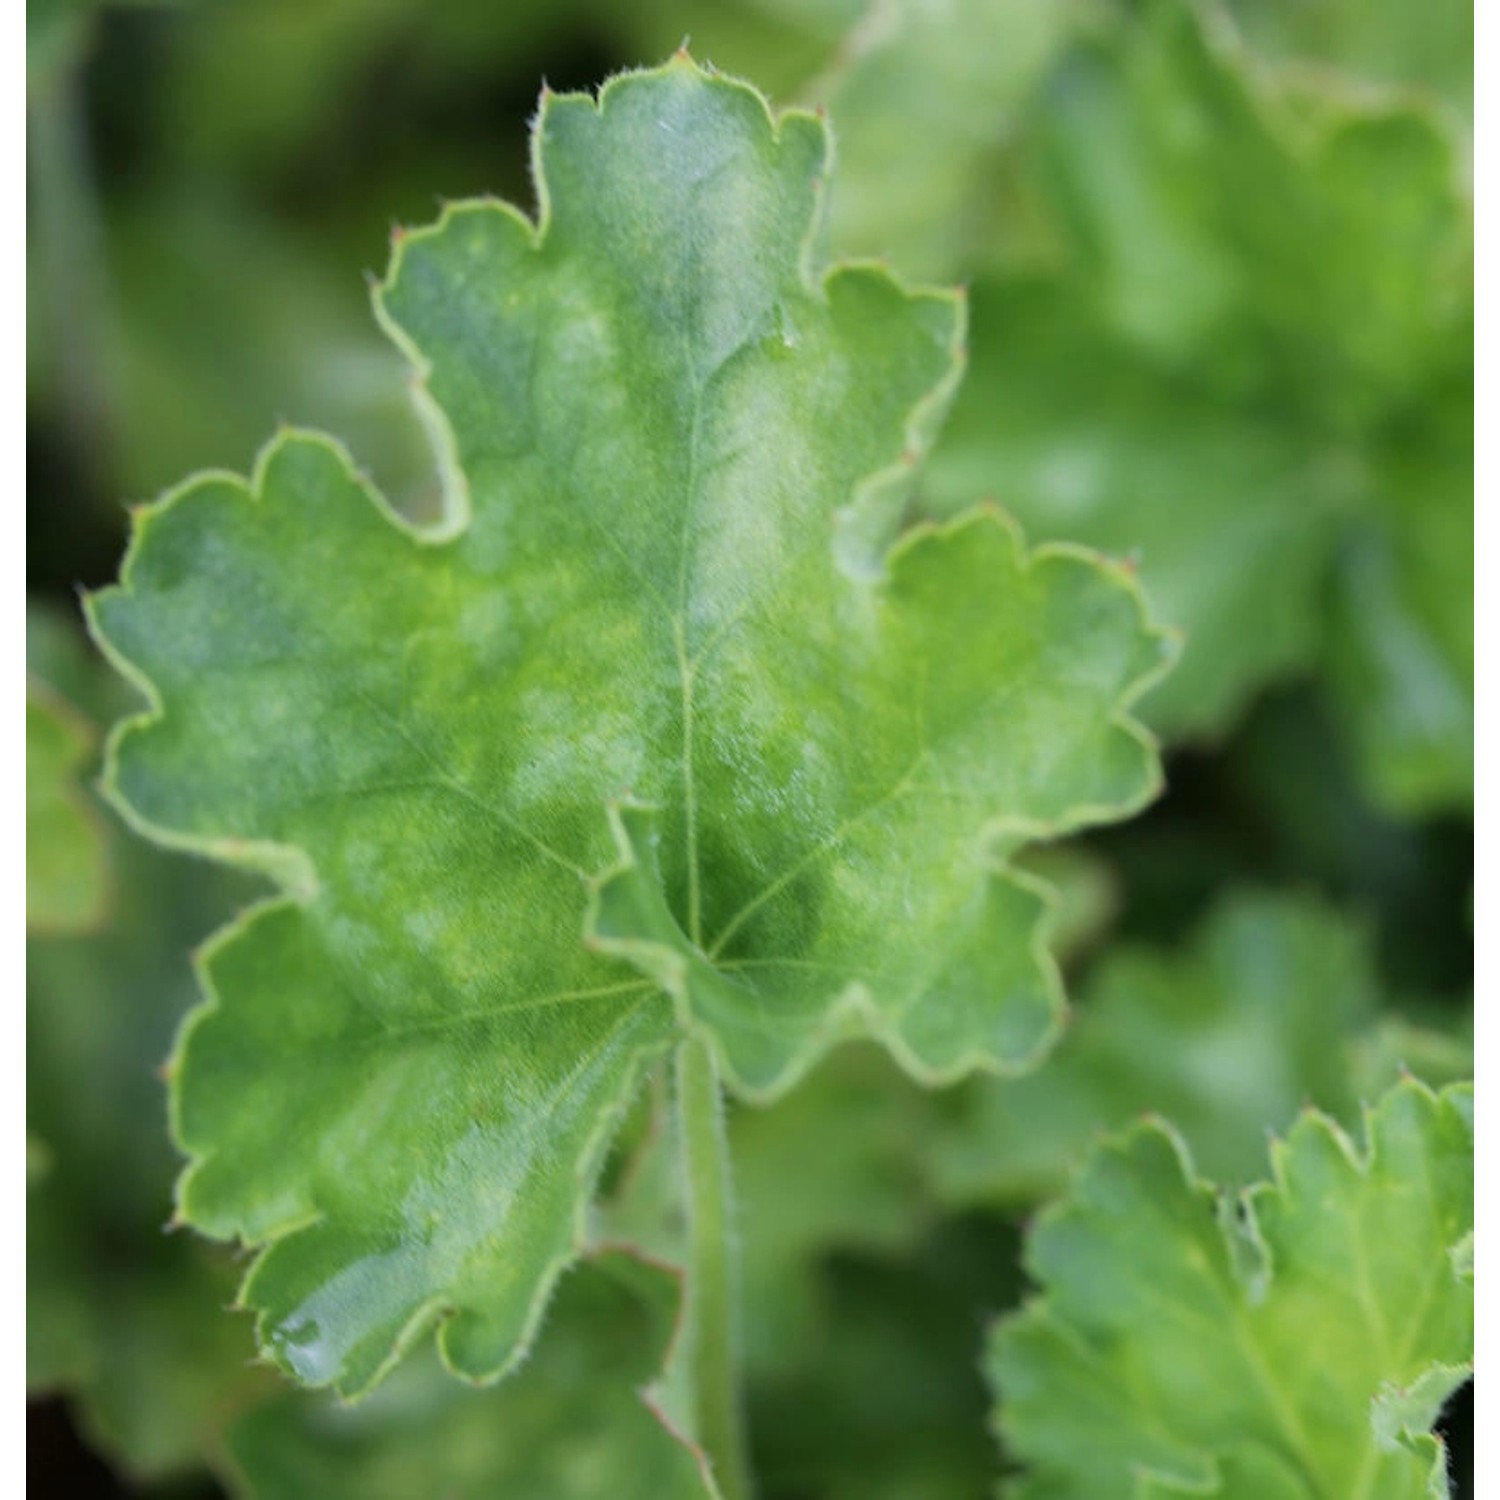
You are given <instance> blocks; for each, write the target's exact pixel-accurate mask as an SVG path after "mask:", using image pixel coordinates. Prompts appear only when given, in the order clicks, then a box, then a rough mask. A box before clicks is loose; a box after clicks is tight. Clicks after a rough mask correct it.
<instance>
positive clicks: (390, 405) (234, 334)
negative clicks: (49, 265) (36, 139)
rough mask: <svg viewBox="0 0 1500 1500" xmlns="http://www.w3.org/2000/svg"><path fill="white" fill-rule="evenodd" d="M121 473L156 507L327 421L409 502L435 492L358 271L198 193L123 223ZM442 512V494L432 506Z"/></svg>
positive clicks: (140, 209)
mask: <svg viewBox="0 0 1500 1500" xmlns="http://www.w3.org/2000/svg"><path fill="white" fill-rule="evenodd" d="M110 246H111V270H112V279H113V288H114V296H113V303H114V306H115V308H116V313H117V319H118V322H117V327H116V329H115V332H114V335H113V342H112V345H111V349H112V355H113V359H114V366H115V372H116V376H117V378H116V381H115V386H116V388H117V390H118V393H119V401H120V408H121V409H120V411H119V412H118V413H117V423H116V425H117V429H118V438H119V453H118V456H117V467H118V474H119V478H120V482H121V484H122V485H123V486H124V487H125V490H126V493H127V494H129V495H131V496H132V497H134V498H149V497H151V496H153V495H155V494H157V493H159V492H160V491H161V490H162V489H163V488H165V487H166V486H167V485H168V484H170V483H172V482H173V481H174V480H175V479H176V478H177V477H178V476H179V475H181V474H182V473H183V472H184V470H187V469H192V468H195V467H224V468H227V467H234V468H241V467H243V466H244V465H245V464H246V463H247V462H248V460H249V459H250V457H251V456H252V455H253V454H254V453H255V451H256V449H257V448H258V447H259V446H260V444H261V443H262V442H263V441H264V439H265V434H266V432H267V431H268V430H269V429H270V428H272V427H274V426H275V425H276V424H277V423H278V422H287V423H302V424H307V423H312V424H318V425H326V426H328V427H331V428H332V429H334V430H336V431H339V432H341V433H343V434H345V435H346V437H347V438H348V440H349V442H350V444H351V446H352V447H353V449H354V451H355V452H357V453H358V454H359V455H360V457H361V460H362V461H363V462H364V463H366V464H368V465H369V467H370V469H371V471H372V472H373V473H375V474H376V475H378V476H379V478H380V480H381V482H382V483H383V484H385V485H387V486H388V488H389V490H390V493H391V494H392V495H393V496H395V497H397V498H398V499H399V500H400V501H401V502H402V505H403V508H406V509H413V508H420V507H421V504H422V502H423V499H424V494H423V492H424V490H425V491H432V490H434V489H435V487H436V475H435V473H434V464H433V459H432V454H431V449H430V446H429V444H428V441H427V438H426V435H425V434H424V433H423V431H422V427H421V424H420V423H419V422H418V421H417V419H416V417H415V415H414V414H413V412H412V409H411V403H410V400H409V394H408V384H407V378H406V371H405V369H404V368H403V365H402V361H401V359H400V357H399V355H397V354H396V352H395V351H394V350H393V349H391V347H390V345H389V343H388V342H387V341H385V340H384V339H382V338H381V337H380V336H379V334H378V332H377V331H376V330H375V329H374V328H373V327H372V326H371V322H370V315H369V296H368V292H367V290H366V287H365V285H364V283H363V282H362V281H361V279H360V269H361V268H360V266H359V264H358V262H357V261H350V262H348V263H347V264H345V265H343V266H336V265H335V264H334V263H333V260H334V257H333V256H332V255H330V253H329V251H328V249H327V248H322V249H320V248H319V247H318V246H316V245H315V244H313V243H310V242H309V241H308V240H306V239H305V238H304V237H301V236H299V235H298V234H297V233H296V232H294V231H290V230H288V229H286V228H285V227H278V226H277V225H275V224H274V223H273V222H271V221H269V220H268V219H267V218H266V216H265V215H263V214H260V213H257V212H256V211H254V210H252V209H250V208H248V207H246V206H245V205H243V204H237V203H235V202H233V201H230V200H226V199H223V198H215V197H214V196H213V195H212V194H210V193H206V192H203V191H199V190H195V191H194V193H193V194H192V196H191V198H180V199H172V198H168V197H163V196H150V195H142V197H141V200H140V201H139V202H138V203H137V204H135V205H133V206H131V207H130V208H129V209H123V210H120V211H118V212H116V213H115V215H114V216H113V218H112V221H111V225H110ZM425 498H426V502H427V508H428V510H429V511H430V510H431V509H432V508H433V505H432V497H431V495H428V496H426V497H425Z"/></svg>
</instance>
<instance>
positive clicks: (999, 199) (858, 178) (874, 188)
mask: <svg viewBox="0 0 1500 1500" xmlns="http://www.w3.org/2000/svg"><path fill="white" fill-rule="evenodd" d="M1081 9H1082V6H1081V5H1079V4H1078V3H1075V0H872V3H870V4H868V5H867V6H866V7H865V10H864V12H863V14H862V15H861V17H860V19H859V22H858V24H857V25H855V27H854V28H853V29H852V30H851V31H850V32H849V34H848V35H847V36H846V37H845V39H844V41H843V43H842V45H841V46H840V48H839V50H838V51H837V53H835V55H834V58H833V60H832V63H831V65H830V67H829V68H828V70H827V71H826V72H824V73H823V74H821V75H819V76H818V77H816V78H814V79H813V81H812V82H811V83H809V84H807V85H805V86H804V88H803V90H802V95H803V97H804V98H807V99H809V100H812V101H814V102H816V103H818V104H820V105H823V106H826V108H827V109H828V110H829V111H830V113H831V115H832V118H833V122H834V132H835V139H836V141H837V143H838V162H839V179H838V187H837V190H836V191H835V193H834V195H833V201H832V205H831V222H830V233H831V236H832V241H833V244H834V247H835V248H836V249H837V250H839V251H840V252H842V253H847V254H852V255H876V254H880V255H889V256H891V257H892V258H893V260H894V261H895V263H896V264H897V265H899V266H900V267H902V269H903V270H904V271H906V272H907V274H909V275H917V276H922V277H928V278H931V279H934V280H939V281H944V280H950V279H952V278H955V277H958V276H962V275H967V274H970V273H971V272H972V271H973V269H974V267H975V266H976V265H982V264H986V263H988V262H989V261H991V260H993V259H994V257H995V253H996V248H995V245H996V240H997V239H998V238H999V237H1001V236H1002V235H1004V234H1006V233H1007V232H1008V230H1009V228H1010V226H1009V224H1008V222H1007V211H1008V210H1009V209H1010V208H1011V207H1012V205H1010V204H1009V203H1007V202H1006V200H1005V196H1004V186H1005V182H1006V172H1007V168H1008V161H1007V148H1008V147H1009V146H1010V145H1011V144H1012V142H1013V139H1014V136H1015V130H1016V117H1017V112H1018V107H1019V106H1020V104H1021V103H1022V101H1023V99H1024V98H1025V96H1026V94H1027V92H1028V91H1029V90H1030V89H1031V88H1032V87H1033V86H1034V85H1035V83H1036V82H1037V80H1038V79H1039V78H1040V77H1041V76H1042V74H1043V72H1044V71H1045V69H1046V67H1047V65H1048V64H1049V63H1051V62H1052V61H1053V59H1054V58H1055V56H1056V55H1057V52H1058V50H1059V48H1060V47H1061V45H1062V43H1063V41H1064V40H1065V39H1066V37H1067V36H1068V35H1069V33H1070V32H1071V31H1072V29H1073V28H1074V26H1075V25H1076V24H1077V20H1078V15H1079V13H1080V11H1081Z"/></svg>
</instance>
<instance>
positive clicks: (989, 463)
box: [924, 274, 1350, 736]
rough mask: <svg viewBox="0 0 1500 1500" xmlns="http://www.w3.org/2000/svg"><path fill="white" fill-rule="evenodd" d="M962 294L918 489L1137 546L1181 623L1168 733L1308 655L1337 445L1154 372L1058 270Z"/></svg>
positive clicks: (1213, 719)
mask: <svg viewBox="0 0 1500 1500" xmlns="http://www.w3.org/2000/svg"><path fill="white" fill-rule="evenodd" d="M970 301H971V305H972V333H971V346H972V349H973V355H972V365H971V370H970V375H969V379H968V380H967V381H966V383H965V385H964V388H963V389H962V390H961V391H960V393H959V395H958V398H957V400H956V402H955V406H954V412H953V418H952V421H951V422H950V423H949V424H948V426H947V428H946V429H945V431H944V434H943V438H942V441H941V442H940V443H939V445H938V448H937V451H936V453H935V454H934V455H933V460H932V463H931V465H930V467H929V475H928V479H927V481H926V483H925V486H924V494H925V496H926V501H927V504H928V505H929V506H930V507H931V508H932V509H933V510H935V511H936V512H938V513H940V514H941V513H945V512H949V511H952V510H954V509H957V508H960V507H962V506H963V505H965V504H967V503H968V502H967V497H969V496H972V495H975V494H991V495H993V496H994V497H995V498H996V499H997V500H998V501H999V502H1000V503H1001V504H1002V505H1003V506H1004V507H1005V508H1006V509H1007V510H1009V511H1011V512H1012V513H1013V514H1014V515H1016V516H1017V517H1018V518H1019V519H1020V521H1021V523H1022V525H1023V526H1025V527H1026V529H1027V531H1028V533H1029V534H1031V535H1034V536H1036V537H1037V538H1039V539H1042V538H1048V539H1050V538H1063V539H1066V538H1072V539H1075V540H1078V541H1084V542H1087V543H1088V544H1089V545H1090V546H1094V547H1098V548H1100V549H1101V550H1103V551H1105V552H1108V553H1111V554H1112V555H1114V556H1117V557H1128V558H1130V559H1132V561H1133V562H1134V563H1135V564H1136V565H1138V566H1139V567H1140V569H1141V573H1142V577H1143V578H1144V580H1145V582H1146V585H1147V587H1148V588H1149V590H1150V593H1151V597H1152V602H1153V605H1154V607H1155V609H1156V610H1157V612H1158V613H1159V614H1160V615H1161V617H1162V618H1163V619H1165V620H1169V621H1172V622H1173V623H1175V624H1178V625H1181V626H1183V627H1184V628H1185V629H1186V632H1187V639H1186V642H1185V644H1184V650H1183V654H1182V661H1181V663H1180V665H1179V667H1178V668H1177V670H1176V671H1174V672H1173V673H1172V675H1171V676H1170V677H1169V678H1168V679H1167V681H1166V682H1165V683H1164V684H1163V685H1162V687H1161V689H1160V690H1159V691H1157V692H1155V693H1153V694H1152V696H1151V700H1150V703H1149V706H1148V708H1147V714H1148V717H1149V718H1150V719H1151V721H1152V723H1153V724H1154V725H1155V726H1156V727H1158V728H1159V729H1161V730H1162V731H1163V732H1164V733H1168V734H1171V735H1176V736H1189V735H1205V734H1212V733H1215V732H1219V731H1222V730H1223V729H1224V728H1226V727H1227V726H1228V725H1229V724H1230V723H1231V722H1232V721H1233V720H1234V719H1235V718H1236V717H1237V716H1238V715H1239V713H1240V712H1241V711H1242V710H1243V708H1244V706H1245V703H1246V700H1247V699H1248V698H1249V697H1250V695H1251V694H1252V693H1254V692H1255V691H1256V690H1257V689H1258V688H1259V687H1260V686H1262V685H1263V684H1264V683H1266V682H1268V681H1272V680H1274V679H1276V678H1277V677H1281V676H1284V675H1286V674H1287V673H1289V672H1291V671H1293V670H1296V669H1298V668H1302V667H1306V666H1310V665H1311V664H1312V663H1313V662H1314V661H1315V660H1316V657H1317V651H1318V646H1319V641H1320V625H1321V621H1320V618H1319V613H1320V605H1321V598H1320V591H1321V590H1322V588H1323V587H1324V580H1325V579H1326V577H1327V572H1328V569H1329V568H1330V566H1331V563H1332V554H1333V549H1334V546H1335V542H1336V531H1335V525H1334V522H1335V517H1336V512H1337V508H1338V507H1339V506H1340V505H1341V504H1342V503H1343V502H1344V497H1345V494H1346V493H1347V491H1348V488H1349V485H1350V476H1349V474H1348V472H1347V468H1348V465H1347V464H1346V463H1344V462H1341V461H1340V457H1339V455H1338V454H1336V453H1328V452H1322V451H1320V450H1319V448H1318V446H1317V445H1316V444H1314V443H1312V442H1310V441H1309V440H1308V439H1307V438H1306V437H1305V436H1304V435H1303V434H1301V433H1300V432H1299V431H1298V430H1297V429H1296V428H1295V427H1293V426H1291V425H1290V424H1288V423H1286V422H1283V421H1279V420H1277V419H1275V418H1274V417H1268V416H1267V415H1265V414H1264V413H1260V412H1245V411H1240V410H1238V409H1236V408H1235V407H1233V406H1231V405H1228V404H1226V403H1225V402H1223V401H1222V400H1219V399H1217V398H1215V397H1213V396H1212V395H1208V394H1205V393H1204V392H1203V391H1202V390H1201V388H1200V387H1199V385H1198V384H1197V382H1195V381H1192V380H1188V379H1185V378H1182V377H1178V376H1173V375H1168V374H1163V373H1161V372H1159V371H1158V370H1157V369H1156V368H1154V367H1153V366H1152V365H1151V364H1150V363H1149V362H1148V361H1146V360H1144V359H1143V358H1142V357H1141V354H1140V352H1139V350H1137V349H1136V348H1134V347H1133V346H1132V345H1131V344H1130V343H1129V342H1128V341H1127V340H1125V339H1124V338H1122V337H1121V336H1120V335H1119V334H1118V333H1117V332H1115V331H1114V330H1112V329H1110V328H1109V327H1108V325H1107V324H1106V322H1105V321H1104V320H1103V319H1102V318H1101V317H1100V316H1099V315H1098V314H1097V313H1096V312H1095V311H1094V310H1092V309H1091V308H1090V307H1089V305H1088V302H1087V300H1086V299H1085V298H1084V297H1082V296H1080V295H1079V292H1078V289H1077V288H1076V287H1074V286H1072V285H1071V284H1070V283H1069V282H1068V281H1067V280H1065V279H1063V278H1060V277H1058V276H1056V275H1044V274H1036V275H1014V276H1009V277H989V278H984V279H981V280H980V281H979V282H977V283H976V285H975V287H974V289H973V292H972V295H971V298H970ZM1250 622H1253V625H1252V624H1251V623H1250Z"/></svg>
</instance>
